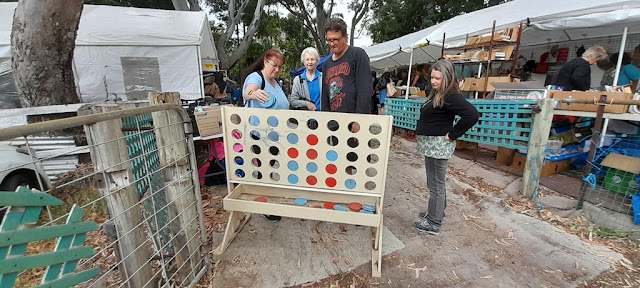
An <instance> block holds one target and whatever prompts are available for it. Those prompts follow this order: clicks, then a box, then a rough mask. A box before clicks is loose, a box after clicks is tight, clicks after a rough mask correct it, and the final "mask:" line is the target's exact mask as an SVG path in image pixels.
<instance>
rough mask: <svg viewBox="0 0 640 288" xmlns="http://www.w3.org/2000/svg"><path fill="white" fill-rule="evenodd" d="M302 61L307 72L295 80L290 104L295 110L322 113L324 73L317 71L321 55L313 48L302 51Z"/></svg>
mask: <svg viewBox="0 0 640 288" xmlns="http://www.w3.org/2000/svg"><path fill="white" fill-rule="evenodd" d="M300 61H302V63H303V64H304V67H305V68H306V69H305V71H304V72H303V73H302V74H300V75H298V76H296V78H294V79H293V84H292V86H291V95H289V104H290V105H291V107H292V108H293V109H304V110H309V111H320V107H321V106H320V93H321V91H322V73H320V71H317V70H316V68H317V67H318V62H319V61H320V54H318V50H316V48H313V47H307V48H305V49H304V50H302V53H301V55H300Z"/></svg>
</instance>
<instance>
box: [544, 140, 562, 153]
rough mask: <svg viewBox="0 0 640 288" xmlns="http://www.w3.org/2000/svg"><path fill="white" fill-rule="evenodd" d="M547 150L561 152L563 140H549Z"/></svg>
mask: <svg viewBox="0 0 640 288" xmlns="http://www.w3.org/2000/svg"><path fill="white" fill-rule="evenodd" d="M547 148H548V149H549V150H553V151H555V152H560V148H562V140H549V141H548V142H547Z"/></svg>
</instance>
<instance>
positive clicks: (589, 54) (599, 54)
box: [582, 45, 607, 61]
mask: <svg viewBox="0 0 640 288" xmlns="http://www.w3.org/2000/svg"><path fill="white" fill-rule="evenodd" d="M582 57H585V58H591V59H593V60H596V61H600V60H604V59H605V58H607V51H606V50H604V48H602V46H598V45H596V46H591V47H589V49H587V51H584V54H582Z"/></svg>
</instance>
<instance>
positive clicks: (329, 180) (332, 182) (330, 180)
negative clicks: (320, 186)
mask: <svg viewBox="0 0 640 288" xmlns="http://www.w3.org/2000/svg"><path fill="white" fill-rule="evenodd" d="M324 184H327V186H329V187H336V184H338V182H336V179H334V178H331V177H329V178H327V180H325V181H324Z"/></svg>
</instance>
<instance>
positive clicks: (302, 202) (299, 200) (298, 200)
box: [293, 198, 307, 206]
mask: <svg viewBox="0 0 640 288" xmlns="http://www.w3.org/2000/svg"><path fill="white" fill-rule="evenodd" d="M293 203H294V204H296V205H298V206H304V205H305V204H307V199H304V198H296V200H293Z"/></svg>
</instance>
